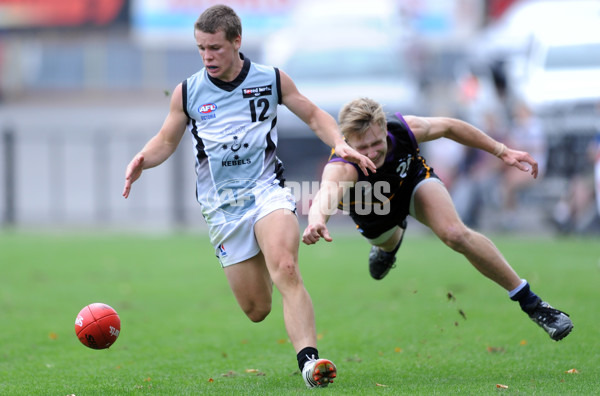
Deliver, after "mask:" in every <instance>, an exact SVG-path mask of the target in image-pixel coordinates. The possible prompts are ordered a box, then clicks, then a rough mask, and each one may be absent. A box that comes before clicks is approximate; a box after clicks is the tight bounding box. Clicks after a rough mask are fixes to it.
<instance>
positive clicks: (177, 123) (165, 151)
mask: <svg viewBox="0 0 600 396" xmlns="http://www.w3.org/2000/svg"><path fill="white" fill-rule="evenodd" d="M187 121H188V118H187V116H186V114H185V112H184V111H183V97H182V89H181V84H179V85H178V86H177V87H176V88H175V89H174V90H173V94H172V95H171V103H170V105H169V114H168V115H167V117H166V119H165V121H164V123H163V125H162V127H161V128H160V130H159V131H158V133H157V134H156V135H155V136H154V137H152V139H150V140H149V141H148V143H146V145H145V146H144V148H143V149H142V151H140V152H139V153H137V154H136V155H135V156H134V157H133V159H132V160H131V162H130V163H129V165H127V170H126V171H125V187H124V188H123V196H124V197H125V198H127V197H129V193H130V191H131V185H132V184H133V182H135V181H136V180H137V179H139V178H140V176H141V175H142V171H143V170H144V169H148V168H153V167H155V166H157V165H160V164H162V163H163V162H164V161H165V160H166V159H167V158H169V157H170V156H171V154H173V153H174V152H175V149H177V145H179V142H180V141H181V138H182V137H183V133H184V132H185V126H186V124H187Z"/></svg>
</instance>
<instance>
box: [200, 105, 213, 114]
mask: <svg viewBox="0 0 600 396" xmlns="http://www.w3.org/2000/svg"><path fill="white" fill-rule="evenodd" d="M215 110H217V105H216V104H214V103H205V104H203V105H201V106H198V112H199V113H202V114H210V113H212V112H213V111H215Z"/></svg>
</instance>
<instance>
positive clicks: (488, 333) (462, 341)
mask: <svg viewBox="0 0 600 396" xmlns="http://www.w3.org/2000/svg"><path fill="white" fill-rule="evenodd" d="M493 239H494V240H495V242H496V244H497V245H498V247H499V248H500V249H501V250H502V251H503V253H504V255H505V256H506V257H507V259H508V260H509V261H510V262H511V263H512V265H513V267H515V269H516V270H517V271H518V272H519V274H520V275H521V276H522V277H525V278H527V279H528V280H529V281H530V283H531V284H532V287H533V290H534V291H536V292H537V293H538V294H540V295H541V296H542V297H543V298H544V299H546V300H548V301H549V302H550V303H551V304H553V305H555V306H556V307H558V308H560V309H562V310H564V311H566V312H568V313H569V314H571V317H572V319H573V321H574V323H575V329H574V330H573V333H572V334H571V335H570V336H569V337H567V338H566V339H565V340H563V341H561V342H558V343H557V342H553V341H551V340H550V339H549V337H548V336H547V335H546V334H545V333H544V332H543V331H542V330H541V329H539V328H538V327H537V326H536V325H535V324H534V323H533V322H531V321H530V320H529V319H528V318H527V317H526V316H525V315H524V314H523V313H521V312H520V310H519V308H518V306H517V304H516V303H513V302H511V301H510V300H509V299H508V297H507V295H506V293H505V292H504V291H503V290H502V289H501V288H500V287H498V286H496V285H495V284H493V283H492V282H491V281H489V280H487V279H485V278H483V277H482V276H481V275H479V274H478V273H477V272H476V271H475V270H474V269H473V268H472V267H471V266H470V265H469V264H468V263H467V262H466V261H465V260H464V259H463V258H462V256H460V255H458V254H456V253H454V252H452V251H451V250H449V249H448V248H447V247H445V246H443V245H442V244H441V243H440V242H439V241H437V240H436V239H434V238H433V237H430V236H414V235H408V236H407V239H406V241H405V243H404V245H403V247H402V249H401V251H400V253H399V260H398V266H397V268H396V269H394V270H393V271H392V272H390V274H389V275H388V277H387V278H386V279H385V280H383V281H374V280H371V279H370V277H369V275H368V271H367V264H366V256H367V253H368V245H367V243H366V242H365V241H362V240H361V238H360V237H359V236H357V235H354V234H353V235H349V236H345V235H340V234H337V235H336V239H335V241H334V242H333V243H331V244H325V243H321V244H319V245H316V246H311V247H306V246H302V247H301V252H300V257H301V267H302V273H303V277H304V281H305V284H306V286H307V288H308V290H309V292H310V294H311V296H312V299H313V302H314V305H315V311H316V318H317V331H318V334H319V350H320V352H321V355H322V356H324V357H327V358H330V359H332V360H333V361H334V362H335V363H336V364H337V366H338V370H339V377H338V380H337V381H336V382H335V383H334V384H333V385H332V386H330V387H329V388H326V389H319V390H308V389H306V388H305V386H304V383H303V381H302V379H301V377H300V375H299V373H298V370H297V364H296V359H295V354H294V351H293V348H292V346H291V344H290V343H289V341H288V339H287V335H286V332H285V329H284V327H283V320H282V313H281V304H280V296H279V295H278V293H277V292H275V296H274V304H273V312H272V313H271V315H270V316H269V317H268V318H267V319H266V320H265V321H264V322H262V323H258V324H256V323H251V322H250V321H249V320H248V319H246V317H245V315H244V314H243V313H242V312H241V310H240V309H239V308H238V306H237V303H236V302H235V299H234V297H233V296H232V294H231V292H230V290H229V287H228V284H227V281H226V279H225V277H224V275H223V273H222V270H221V268H220V266H219V264H218V262H217V261H216V259H215V258H214V256H213V254H212V252H211V249H210V247H209V243H208V239H207V237H206V236H204V235H195V234H181V235H169V236H147V235H146V236H139V235H138V236H136V235H103V234H80V235H76V234H68V235H62V234H60V235H45V234H20V233H1V234H0V271H1V272H0V394H2V395H38V394H39V395H69V394H76V395H77V396H83V395H199V394H207V395H231V394H244V395H282V394H283V395H288V394H291V395H298V394H316V393H319V394H333V395H357V394H361V395H371V394H372V395H380V394H381V395H398V394H406V395H435V394H439V395H448V394H460V395H474V394H482V395H498V394H503V395H517V394H518V395H570V394H573V395H587V394H598V392H599V391H600V382H599V381H600V380H599V378H600V342H599V336H600V334H599V332H598V328H599V324H598V318H599V317H600V304H599V297H600V262H599V259H600V244H598V241H597V240H594V239H583V240H581V239H547V240H546V239H522V238H516V237H515V238H508V237H503V238H493ZM448 293H451V295H452V296H453V297H454V298H449V297H448ZM92 302H105V303H107V304H110V305H111V306H113V307H114V308H115V309H116V310H117V311H118V312H119V315H120V317H121V335H120V337H119V339H118V340H117V342H116V343H115V344H114V345H113V346H112V347H111V348H110V349H108V350H102V351H96V350H91V349H88V348H85V347H84V346H83V345H81V344H80V343H79V341H78V340H77V338H76V337H75V333H74V321H75V316H76V315H77V313H78V312H79V310H80V309H81V308H82V307H83V306H85V305H87V304H89V303H92ZM459 311H462V312H463V313H464V317H463V315H461V314H460V312H459ZM465 317H466V319H465ZM573 368H574V369H577V370H578V373H576V374H569V373H566V371H567V370H570V369H573ZM378 384H379V385H383V386H379V385H378ZM497 384H503V385H507V386H508V389H499V388H497V387H496V385H497Z"/></svg>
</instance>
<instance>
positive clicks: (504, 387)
mask: <svg viewBox="0 0 600 396" xmlns="http://www.w3.org/2000/svg"><path fill="white" fill-rule="evenodd" d="M496 388H500V389H508V385H502V384H496Z"/></svg>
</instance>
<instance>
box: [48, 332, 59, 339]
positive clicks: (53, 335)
mask: <svg viewBox="0 0 600 396" xmlns="http://www.w3.org/2000/svg"><path fill="white" fill-rule="evenodd" d="M48 338H50V339H51V340H56V339H57V338H58V334H56V333H54V332H52V333H50V334H48Z"/></svg>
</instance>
